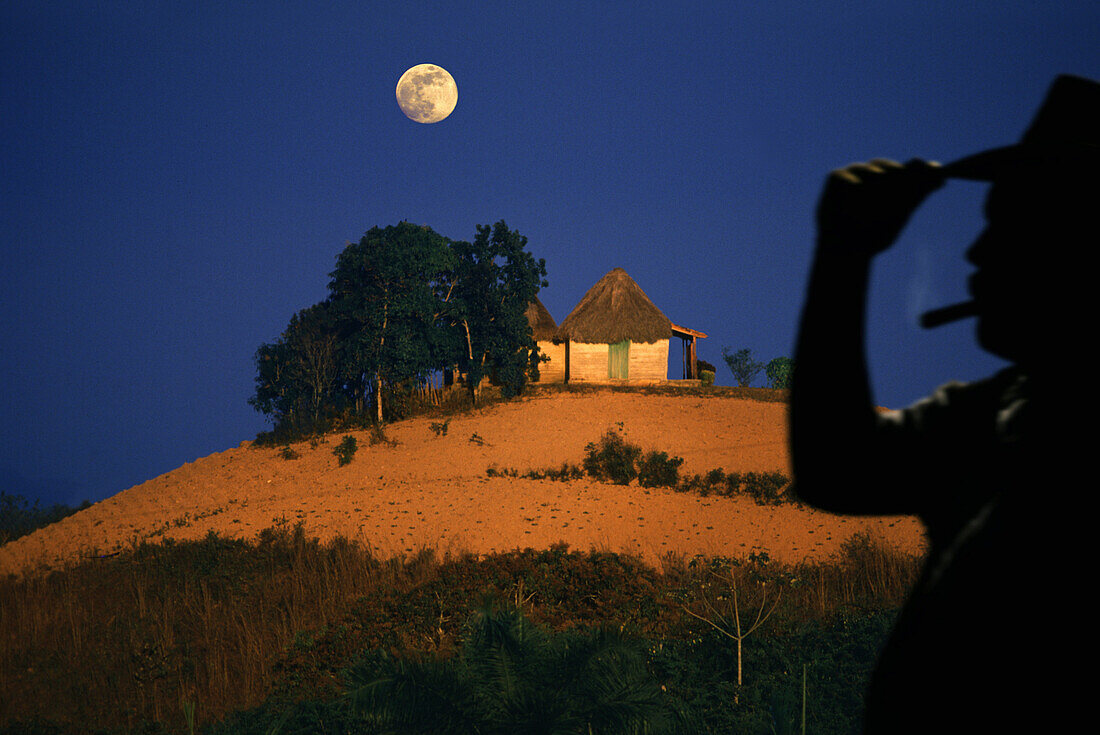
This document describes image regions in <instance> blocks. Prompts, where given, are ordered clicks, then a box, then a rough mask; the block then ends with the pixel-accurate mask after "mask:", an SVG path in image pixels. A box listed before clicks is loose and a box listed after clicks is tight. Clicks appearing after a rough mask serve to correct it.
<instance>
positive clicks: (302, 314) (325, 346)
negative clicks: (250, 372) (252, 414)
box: [249, 302, 339, 431]
mask: <svg viewBox="0 0 1100 735" xmlns="http://www.w3.org/2000/svg"><path fill="white" fill-rule="evenodd" d="M331 317H332V314H331V311H330V308H329V305H328V303H327V302H321V303H319V304H314V305H313V306H311V307H309V308H306V309H302V310H301V311H299V312H298V313H296V314H294V315H293V316H292V317H291V318H290V324H288V325H287V328H286V330H285V331H284V332H283V333H282V335H281V336H280V337H279V339H278V341H276V342H275V343H274V344H263V345H260V347H259V349H258V350H256V358H255V359H256V367H257V375H256V393H255V395H254V396H253V397H252V398H250V399H249V403H250V404H251V405H252V406H253V407H254V408H255V409H256V410H258V411H260V412H261V413H264V414H267V415H268V416H271V417H273V418H274V420H275V424H276V428H283V429H286V428H291V429H294V430H296V431H303V430H307V431H316V430H318V429H319V428H320V427H321V423H322V412H323V411H324V409H326V408H327V407H331V406H332V398H333V394H334V391H335V390H336V387H337V386H336V384H335V381H336V378H337V375H338V372H339V365H338V362H337V338H336V333H335V331H334V327H333V323H332V318H331Z"/></svg>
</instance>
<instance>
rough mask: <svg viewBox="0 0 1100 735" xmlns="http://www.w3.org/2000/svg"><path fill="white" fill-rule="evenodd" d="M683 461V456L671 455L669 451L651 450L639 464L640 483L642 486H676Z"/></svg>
mask: <svg viewBox="0 0 1100 735" xmlns="http://www.w3.org/2000/svg"><path fill="white" fill-rule="evenodd" d="M683 463H684V460H683V458H681V457H669V456H668V452H658V451H651V452H649V453H647V454H646V455H645V456H644V457H643V458H642V461H641V463H640V464H639V465H638V484H639V485H641V486H642V487H676V485H677V483H679V481H680V465H682V464H683Z"/></svg>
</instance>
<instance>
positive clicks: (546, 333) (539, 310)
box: [524, 296, 558, 342]
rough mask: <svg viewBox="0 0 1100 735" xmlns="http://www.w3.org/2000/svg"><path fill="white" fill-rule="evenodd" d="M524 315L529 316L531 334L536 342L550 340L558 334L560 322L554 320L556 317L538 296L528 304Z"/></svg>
mask: <svg viewBox="0 0 1100 735" xmlns="http://www.w3.org/2000/svg"><path fill="white" fill-rule="evenodd" d="M524 316H526V317H527V323H528V324H530V325H531V336H532V337H533V338H534V340H535V341H536V342H550V341H552V340H553V339H554V337H555V336H557V332H558V323H557V322H556V321H554V317H552V316H550V312H549V311H548V310H547V308H546V307H545V306H543V305H542V302H541V301H539V297H538V296H536V297H535V300H534V301H532V302H531V303H530V304H528V305H527V311H526V312H524Z"/></svg>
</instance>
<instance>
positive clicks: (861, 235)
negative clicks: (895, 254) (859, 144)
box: [817, 158, 944, 258]
mask: <svg viewBox="0 0 1100 735" xmlns="http://www.w3.org/2000/svg"><path fill="white" fill-rule="evenodd" d="M943 182H944V174H943V169H942V167H941V166H940V165H939V164H938V163H930V162H928V161H922V160H919V159H913V160H911V161H909V162H907V163H905V164H901V163H898V162H896V161H890V160H887V159H885V158H876V159H874V160H872V161H870V162H868V163H854V164H852V165H850V166H845V167H844V168H840V169H837V170H835V171H833V172H832V173H830V174H829V177H828V179H826V181H825V189H824V191H823V192H822V194H821V200H820V201H819V202H818V205H817V229H818V247H820V248H822V249H828V250H829V251H831V252H847V253H850V254H852V255H862V256H865V257H868V258H870V257H871V256H873V255H875V254H876V253H879V252H882V251H883V250H885V249H887V248H888V247H890V245H892V244H893V242H894V240H895V239H897V236H898V233H900V232H901V229H902V228H903V227H904V226H905V223H906V222H908V221H909V217H910V215H912V214H913V211H914V210H915V209H916V208H917V207H918V206H920V203H921V202H923V201H924V199H925V197H927V196H928V195H929V194H931V193H932V192H933V191H935V190H936V189H938V188H940V186H942V185H943Z"/></svg>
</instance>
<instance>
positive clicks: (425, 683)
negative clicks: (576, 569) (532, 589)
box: [346, 606, 677, 735]
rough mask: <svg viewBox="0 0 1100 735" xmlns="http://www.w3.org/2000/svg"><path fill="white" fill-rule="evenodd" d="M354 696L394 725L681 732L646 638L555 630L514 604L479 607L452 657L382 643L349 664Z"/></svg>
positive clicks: (439, 729) (375, 718) (356, 703)
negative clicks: (652, 667)
mask: <svg viewBox="0 0 1100 735" xmlns="http://www.w3.org/2000/svg"><path fill="white" fill-rule="evenodd" d="M346 678H347V681H348V687H349V688H348V697H349V699H350V701H351V702H352V706H353V709H354V710H356V711H358V712H360V713H362V714H363V715H364V719H366V720H367V722H370V723H372V724H377V725H379V726H381V728H382V729H383V730H385V731H388V732H410V733H420V732H432V733H438V734H439V735H446V734H447V733H455V734H456V735H465V734H466V733H473V732H479V733H500V734H501V735H504V734H512V733H515V734H517V735H521V734H522V733H593V734H597V733H607V734H609V735H610V734H612V733H624V735H625V734H627V733H631V734H632V733H638V732H643V731H644V732H647V733H661V732H672V731H673V728H674V727H675V726H676V724H677V713H676V711H675V709H674V708H673V704H672V700H671V699H670V698H669V697H668V696H667V695H666V694H664V693H663V692H662V691H661V688H660V686H659V685H658V683H657V681H656V680H655V679H654V677H653V675H652V674H651V673H650V671H649V670H648V668H647V666H646V647H645V644H644V642H642V641H640V640H636V639H629V638H626V637H624V636H622V635H621V634H619V633H618V632H617V631H615V630H612V629H608V628H600V629H597V630H594V631H588V632H581V631H569V632H563V633H556V634H553V633H550V632H548V631H547V630H545V629H543V628H541V627H539V626H536V625H534V624H532V623H531V622H530V621H529V620H528V619H527V618H526V616H524V614H523V612H522V611H521V610H519V609H517V608H514V607H496V608H494V607H492V606H486V607H483V608H482V609H481V610H478V611H477V612H475V613H474V615H473V617H472V619H471V621H470V623H469V625H468V627H467V631H466V635H465V638H464V640H463V642H462V646H461V648H460V649H459V651H458V653H457V654H456V655H454V656H451V657H441V656H435V657H430V658H412V657H396V656H392V655H389V654H387V653H386V652H377V653H375V655H373V656H369V657H367V658H365V659H364V660H362V661H360V662H359V663H358V664H356V665H355V666H353V667H351V669H350V670H349V671H348V672H347V674H346Z"/></svg>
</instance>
